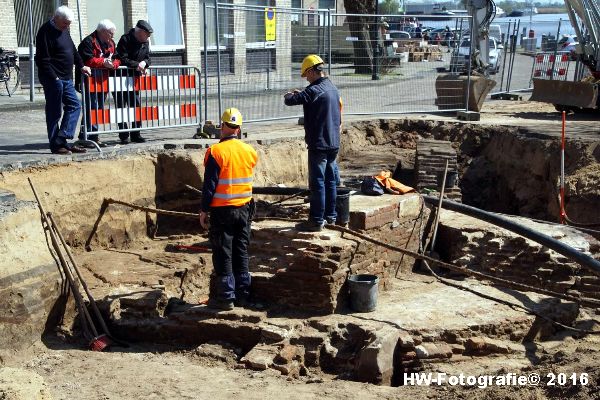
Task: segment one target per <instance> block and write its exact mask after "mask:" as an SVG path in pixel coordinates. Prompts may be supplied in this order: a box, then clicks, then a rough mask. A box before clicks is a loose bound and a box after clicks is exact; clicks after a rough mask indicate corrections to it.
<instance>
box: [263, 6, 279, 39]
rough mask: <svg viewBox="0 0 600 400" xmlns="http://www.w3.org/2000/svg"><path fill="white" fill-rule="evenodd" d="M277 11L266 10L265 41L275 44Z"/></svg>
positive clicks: (272, 9)
mask: <svg viewBox="0 0 600 400" xmlns="http://www.w3.org/2000/svg"><path fill="white" fill-rule="evenodd" d="M276 25H277V24H276V23H275V9H274V8H265V40H266V41H267V42H274V41H275V38H276V34H275V32H276V31H277V29H276Z"/></svg>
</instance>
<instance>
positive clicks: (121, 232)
mask: <svg viewBox="0 0 600 400" xmlns="http://www.w3.org/2000/svg"><path fill="white" fill-rule="evenodd" d="M599 142H600V141H598V140H593V139H590V140H580V141H573V142H570V143H568V147H567V157H568V160H576V161H569V162H568V163H567V212H568V214H569V216H570V217H571V218H572V219H573V220H575V221H583V220H585V221H600V216H599V215H598V207H597V205H598V204H600V190H599V189H598V184H597V183H598V182H599V181H600V180H599V177H600V168H599V167H598V165H599V164H598V162H599V161H600V146H599V145H598V143H599ZM251 144H253V145H254V146H255V148H256V149H257V152H258V155H259V159H260V162H259V164H258V167H257V170H256V176H255V185H256V186H263V187H272V186H286V187H305V186H306V182H307V166H306V162H307V161H306V150H305V148H304V145H303V142H302V139H301V138H297V139H286V140H274V141H270V142H261V143H258V142H252V141H251ZM557 146H558V141H557V139H556V138H554V137H540V136H539V135H537V136H535V137H532V136H531V135H528V133H527V132H526V131H524V130H523V129H522V128H514V127H498V126H495V127H490V126H485V125H468V124H460V123H450V122H442V121H419V120H410V119H400V120H375V121H364V122H355V123H351V124H348V126H347V127H345V129H344V133H343V136H342V148H341V150H340V168H341V173H342V178H343V180H344V182H345V185H346V186H347V187H349V188H350V189H353V190H354V191H355V192H353V193H352V195H351V197H350V220H349V223H348V228H349V229H351V230H352V231H357V232H360V233H361V234H363V235H367V236H368V237H370V238H373V239H375V241H379V242H381V243H385V244H388V245H390V246H388V247H384V246H381V245H380V244H378V243H375V242H373V241H368V240H364V238H361V237H360V236H356V235H353V234H351V233H348V232H342V231H340V230H334V229H326V230H324V231H322V232H319V233H303V232H299V231H298V230H296V229H295V224H296V220H298V219H301V218H306V215H307V204H306V203H305V201H304V198H303V197H302V196H298V197H295V198H292V199H284V197H281V196H280V197H273V196H264V195H257V196H255V198H256V199H257V201H258V214H257V217H258V220H257V221H255V222H254V223H253V227H252V239H251V249H250V257H251V258H250V270H251V273H252V276H253V281H252V294H253V298H254V301H255V307H252V308H249V309H244V308H239V307H236V308H235V309H234V310H233V311H221V312H217V311H215V310H212V309H209V308H208V307H207V306H206V305H204V304H202V303H203V302H204V300H206V299H207V297H208V295H209V293H210V288H211V272H212V269H213V268H212V260H211V254H210V249H209V247H210V244H209V241H208V239H207V235H206V232H202V231H201V230H200V228H199V224H198V222H197V220H196V219H193V218H185V217H179V216H169V215H162V214H155V213H153V212H146V211H141V210H138V209H132V208H130V207H128V206H125V205H122V204H110V205H109V206H108V207H103V204H106V203H105V202H104V200H105V199H109V198H110V199H115V200H119V201H121V202H126V203H131V204H135V205H138V206H143V207H149V208H156V209H163V210H171V211H180V212H190V213H195V212H197V211H198V209H199V204H200V197H199V195H198V194H196V193H194V192H193V191H190V190H188V189H186V187H185V185H190V186H193V187H197V188H200V187H201V186H202V176H203V166H202V161H203V156H204V150H203V149H194V150H189V149H175V150H162V151H158V152H156V151H154V152H146V153H144V152H142V153H139V154H129V155H119V154H114V155H109V156H107V157H106V158H104V159H96V160H90V161H84V162H73V163H67V164H57V165H50V166H47V167H43V168H30V169H20V170H19V169H17V170H12V171H10V170H5V171H3V172H2V174H1V175H0V188H1V189H2V190H4V191H6V194H2V203H1V204H0V207H1V208H0V247H1V248H2V253H3V254H5V256H4V257H3V259H2V260H1V261H0V263H1V264H0V266H1V267H0V272H1V273H2V275H0V281H1V282H2V285H1V286H0V309H2V310H4V311H3V316H2V318H1V319H0V322H2V324H1V325H0V338H1V339H0V349H1V350H2V353H3V354H5V356H3V358H4V357H5V358H6V359H7V360H8V359H10V357H11V354H12V355H13V356H14V354H16V353H18V352H19V351H21V350H22V349H25V348H27V347H28V346H30V345H31V343H33V342H35V341H37V340H39V339H40V337H41V336H42V335H46V336H48V335H54V336H55V335H56V334H57V332H59V333H60V335H61V337H66V339H65V340H67V342H68V343H71V345H72V346H79V347H85V346H86V343H83V342H82V341H81V340H80V339H79V325H78V320H77V318H76V314H77V312H76V309H75V307H74V304H73V300H72V297H71V296H68V297H65V296H64V292H65V283H64V281H63V278H62V276H61V274H60V272H59V269H58V268H57V264H56V262H55V260H54V259H53V256H54V255H53V254H52V253H51V252H50V251H49V245H48V243H47V239H46V237H45V234H44V231H43V229H42V225H41V223H40V218H39V217H40V213H39V211H38V209H37V206H36V204H35V203H34V202H33V201H32V200H33V196H32V193H31V189H30V188H29V185H28V183H27V178H28V177H29V178H31V179H32V181H33V182H34V184H35V185H36V186H37V189H38V192H39V194H40V195H41V199H42V202H43V203H44V205H45V207H46V208H47V211H50V212H52V214H53V215H54V216H55V218H56V221H57V224H58V225H59V226H60V229H61V230H62V233H63V235H64V236H65V238H66V240H67V242H68V243H69V244H70V245H71V246H72V248H73V250H74V253H75V257H76V259H77V262H78V264H79V266H80V268H81V269H82V273H83V277H84V279H85V281H86V283H87V285H88V286H89V287H90V289H91V291H92V293H93V295H94V297H95V298H96V300H97V302H98V306H99V308H100V310H101V312H102V315H103V316H104V319H105V320H106V321H107V323H108V325H109V327H110V330H111V332H112V333H113V335H114V336H116V337H118V338H119V339H121V340H122V341H124V342H129V343H144V344H145V345H146V346H147V347H146V348H147V349H152V346H154V345H156V346H159V345H160V346H164V345H168V346H171V347H172V348H173V349H179V350H180V349H188V350H190V351H192V350H191V349H193V351H194V354H196V355H201V356H202V357H206V358H211V357H212V358H215V359H218V360H221V361H222V359H223V358H225V359H227V365H228V366H232V367H235V368H238V367H242V368H248V369H251V370H258V371H276V372H277V373H278V374H281V375H283V376H286V377H292V378H294V379H298V380H307V381H308V380H311V379H312V380H313V381H314V379H315V377H318V378H319V379H320V380H330V379H336V378H338V379H345V380H354V381H362V382H369V383H374V384H379V385H392V386H399V385H402V384H403V382H402V376H403V374H404V373H410V372H417V371H425V372H427V371H444V372H448V373H452V372H456V371H472V372H474V373H475V372H476V373H483V372H484V371H488V372H489V371H495V370H498V369H500V368H502V367H503V365H506V364H507V363H508V364H510V365H511V366H513V367H515V368H527V367H530V366H531V365H535V362H534V361H532V359H533V357H532V354H535V353H536V349H537V351H538V352H539V349H540V348H544V349H546V350H545V351H550V352H551V351H552V349H556V348H558V347H560V342H561V340H562V339H564V338H566V337H569V338H571V337H576V338H581V337H582V336H583V334H581V333H577V332H573V331H569V330H566V329H564V328H561V327H560V326H558V325H556V324H553V323H551V322H548V320H546V319H544V318H541V317H540V315H541V316H543V317H545V318H547V319H551V320H554V321H556V322H558V323H560V324H563V325H566V326H572V327H576V328H578V329H580V330H586V331H589V330H598V315H597V313H598V310H599V309H600V308H599V307H600V291H599V290H598V289H600V278H598V276H597V275H595V274H594V273H592V272H590V270H589V269H586V268H584V267H582V266H581V265H580V264H578V263H577V262H575V261H573V260H570V259H568V258H566V257H565V256H563V255H561V254H558V253H556V252H554V251H552V250H550V249H548V248H547V247H545V246H543V245H540V244H538V243H536V242H534V241H532V240H529V239H525V238H523V237H522V236H519V235H518V234H516V233H512V232H510V231H507V230H505V229H502V228H499V227H496V226H494V225H492V224H489V223H486V222H483V221H480V220H477V219H474V218H472V217H469V216H465V215H462V214H459V213H456V212H453V211H449V210H443V211H442V212H441V214H440V225H439V230H438V232H437V235H438V237H437V242H436V246H435V249H434V250H435V253H436V254H437V255H438V256H439V257H440V258H441V259H442V260H443V261H444V262H449V263H452V264H454V265H456V266H458V267H460V268H465V269H468V270H472V271H476V272H479V273H485V274H487V275H489V276H492V277H498V278H502V279H506V280H510V281H512V282H517V283H520V284H524V285H528V286H529V287H531V289H532V290H530V291H524V290H516V289H514V288H512V287H505V286H501V285H497V284H494V283H493V282H489V281H485V280H480V279H475V278H473V277H466V276H465V274H459V273H458V272H457V271H448V270H447V269H444V268H438V267H434V270H435V271H436V272H437V273H439V274H440V275H442V276H444V277H446V278H448V279H449V280H450V281H451V282H452V283H454V284H455V285H459V286H462V287H466V288H467V289H468V290H462V289H459V288H457V287H454V286H451V285H448V284H447V283H446V282H443V281H440V280H438V279H436V278H435V277H434V276H433V275H432V274H431V273H430V272H429V271H428V270H427V269H426V268H425V267H424V266H423V265H422V264H421V263H419V262H417V261H416V260H415V258H414V257H413V256H411V255H409V254H404V253H402V252H400V251H397V250H394V248H400V249H406V250H409V251H411V252H419V251H421V249H422V248H423V247H425V246H427V245H428V243H429V240H430V239H431V236H432V230H433V221H434V215H435V212H433V210H434V208H435V207H434V206H432V205H430V204H429V203H426V202H425V201H424V200H423V198H422V196H421V194H428V195H431V196H436V195H437V191H438V190H439V183H440V181H441V174H442V173H443V169H444V167H445V163H446V160H448V165H449V170H450V172H455V173H456V175H457V177H458V180H457V184H456V185H452V186H450V187H448V188H447V189H446V194H447V196H448V198H449V199H451V200H454V201H457V202H463V203H465V204H469V205H472V206H476V207H478V208H481V209H484V210H488V211H491V212H501V213H506V214H512V215H514V217H510V218H511V219H512V220H513V221H516V222H519V223H521V224H523V225H527V226H528V227H530V228H531V229H534V230H536V231H538V232H543V233H545V234H547V235H549V236H551V237H553V238H555V239H557V240H561V241H562V242H564V243H567V244H569V245H570V246H572V247H574V248H576V249H577V250H579V251H581V252H583V253H585V254H587V255H589V256H590V257H594V258H596V259H598V257H599V256H600V242H599V241H598V239H599V237H598V236H597V235H596V236H594V235H595V234H594V233H593V231H589V230H588V231H585V232H584V231H580V230H577V229H574V228H571V227H566V226H559V225H555V224H552V223H551V222H553V221H556V216H557V215H558V214H557V212H558V205H557V203H556V192H555V190H556V183H557V179H558V169H557V163H556V160H557V157H558V153H557V149H558V147H557ZM380 170H389V171H391V172H393V176H394V177H395V178H397V179H398V180H400V181H401V182H403V183H405V184H408V185H410V186H412V187H414V188H416V189H417V190H418V191H419V192H420V194H419V193H409V194H405V195H390V194H386V195H383V196H378V197H374V196H366V195H362V194H360V182H361V180H362V178H363V177H365V176H372V175H375V174H377V173H378V172H379V171H380ZM524 171H526V172H527V173H524ZM65 177H70V178H69V179H66V178H65ZM3 193H4V192H3ZM281 200H283V201H281ZM277 201H280V202H279V203H278V204H273V203H274V202H277ZM101 214H102V217H101V218H100V219H99V218H98V217H99V215H101ZM526 217H528V218H526ZM529 218H537V219H540V220H546V221H549V222H543V221H532V220H531V219H529ZM286 219H287V220H286ZM95 224H96V225H95ZM190 246H191V247H190ZM352 274H372V275H377V276H378V277H379V293H378V306H377V309H376V310H375V311H373V312H370V313H356V312H353V311H352V310H351V308H350V307H349V293H348V284H347V282H346V279H347V277H348V276H349V275H352ZM536 289H540V290H550V291H552V292H557V293H562V294H567V295H569V296H570V297H569V299H559V298H555V297H552V296H549V295H547V294H542V293H537V292H536ZM477 293H484V294H485V295H486V296H487V298H486V297H482V296H481V295H479V294H477ZM65 299H67V300H66V301H65ZM577 299H584V300H585V301H583V302H579V301H577ZM506 302H509V303H516V304H518V305H520V306H522V307H524V309H530V310H534V311H535V313H536V314H537V315H534V314H531V313H528V312H525V311H524V309H523V308H517V307H515V306H510V305H508V304H507V303H506ZM580 303H581V304H580ZM57 327H58V328H57ZM544 343H546V345H544ZM550 344H552V345H550ZM544 346H546V347H544ZM219 349H220V350H219ZM223 349H224V350H223ZM111 351H116V352H118V351H122V348H121V347H120V346H119V345H114V346H113V347H112V348H111ZM149 351H151V350H149ZM223 354H228V355H227V356H223ZM538 355H539V354H538Z"/></svg>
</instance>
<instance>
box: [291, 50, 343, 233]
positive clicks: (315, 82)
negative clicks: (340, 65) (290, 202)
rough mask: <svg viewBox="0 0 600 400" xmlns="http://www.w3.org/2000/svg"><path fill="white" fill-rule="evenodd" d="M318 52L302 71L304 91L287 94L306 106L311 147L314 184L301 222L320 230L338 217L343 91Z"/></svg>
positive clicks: (311, 182)
mask: <svg viewBox="0 0 600 400" xmlns="http://www.w3.org/2000/svg"><path fill="white" fill-rule="evenodd" d="M323 66H324V63H323V60H322V59H321V57H319V56H318V55H315V54H312V55H309V56H306V57H305V58H304V61H302V67H301V75H302V77H303V78H306V80H307V81H308V82H309V85H308V86H307V87H306V88H305V89H304V90H302V91H299V90H294V91H293V92H288V93H286V94H285V96H284V102H285V105H287V106H295V105H300V104H302V105H303V107H304V132H305V135H304V140H305V142H306V145H307V147H308V180H309V187H310V213H309V219H308V221H306V222H305V223H302V224H300V225H299V226H298V229H300V230H304V231H320V230H321V229H323V225H324V224H325V222H328V223H334V222H335V220H336V217H337V215H336V211H335V202H336V197H337V189H336V180H337V179H336V178H337V176H336V169H337V165H336V162H335V159H336V157H337V153H338V150H339V148H340V129H341V124H342V116H341V106H342V102H341V99H340V94H339V93H338V90H337V88H336V87H335V85H334V84H333V83H332V82H331V81H330V80H329V78H327V77H326V76H325V73H324V72H323Z"/></svg>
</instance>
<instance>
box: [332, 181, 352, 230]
mask: <svg viewBox="0 0 600 400" xmlns="http://www.w3.org/2000/svg"><path fill="white" fill-rule="evenodd" d="M335 213H336V214H337V218H336V220H335V223H336V224H337V225H347V224H348V222H349V221H350V189H348V188H337V197H336V198H335Z"/></svg>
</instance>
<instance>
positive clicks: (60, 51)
mask: <svg viewBox="0 0 600 400" xmlns="http://www.w3.org/2000/svg"><path fill="white" fill-rule="evenodd" d="M73 17H74V15H73V11H71V10H70V9H69V8H68V7H66V6H61V7H58V8H57V9H56V12H55V13H54V16H53V17H52V19H51V20H50V21H48V22H46V23H45V24H44V25H42V26H41V27H40V30H39V31H38V33H37V36H36V53H35V63H36V65H37V67H38V77H39V79H40V83H41V84H42V87H43V88H44V96H45V98H46V126H47V128H48V140H49V142H50V150H51V151H52V153H54V154H71V153H85V149H84V148H81V147H79V146H71V145H69V144H68V143H67V139H73V136H74V135H75V129H77V127H78V121H79V114H80V112H81V103H80V102H79V98H78V97H77V93H75V87H74V86H73V65H75V66H76V67H77V68H78V69H79V70H80V71H81V73H83V74H85V75H88V76H89V75H90V72H91V71H90V68H89V67H86V66H84V65H83V61H82V59H81V57H80V56H79V53H78V52H77V49H76V48H75V44H74V43H73V39H71V35H70V34H69V26H70V25H71V21H73ZM63 105H64V115H62V108H63ZM61 115H62V121H61Z"/></svg>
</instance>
